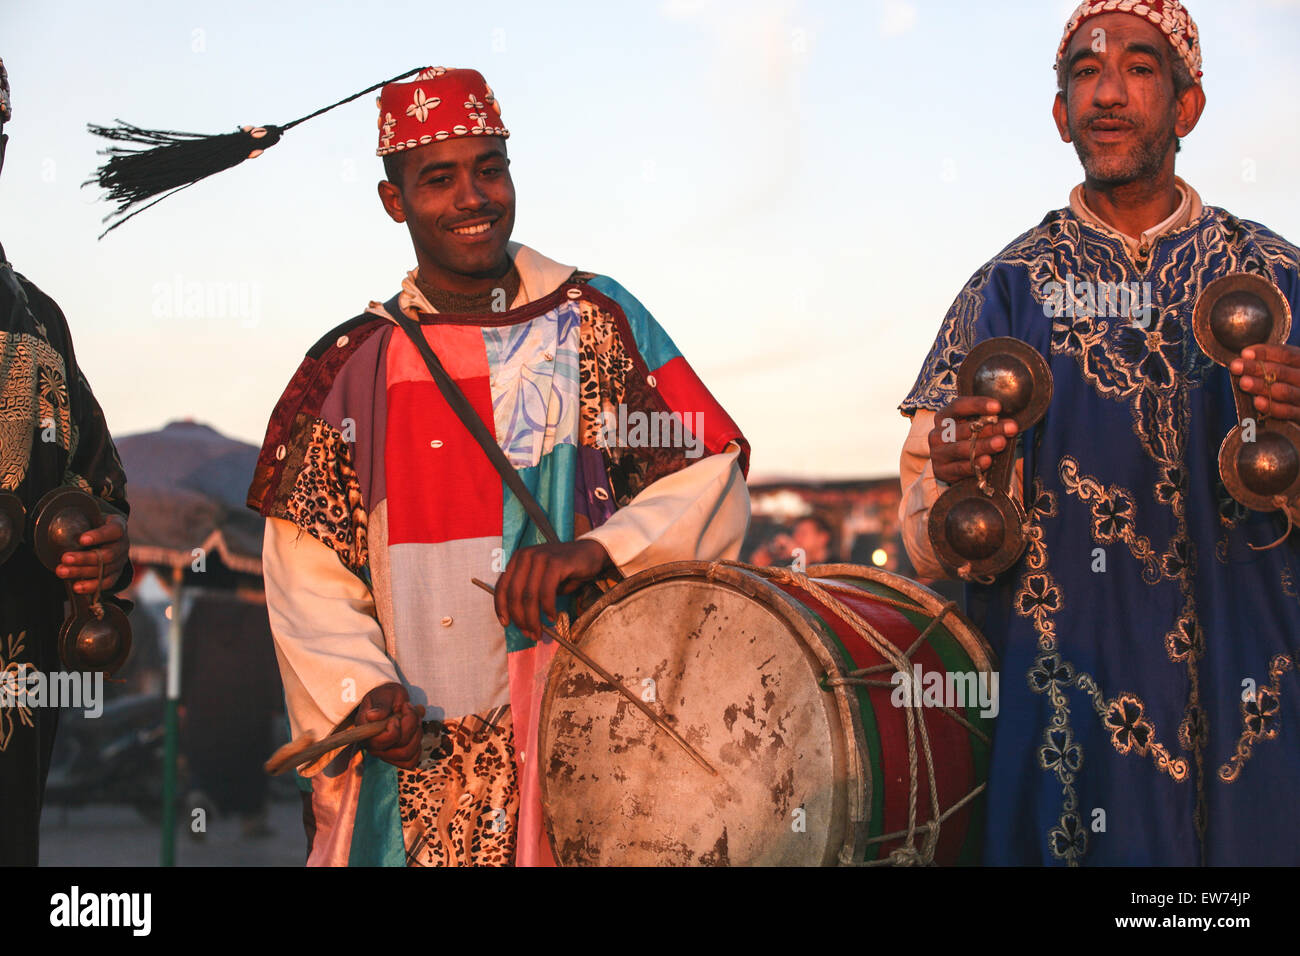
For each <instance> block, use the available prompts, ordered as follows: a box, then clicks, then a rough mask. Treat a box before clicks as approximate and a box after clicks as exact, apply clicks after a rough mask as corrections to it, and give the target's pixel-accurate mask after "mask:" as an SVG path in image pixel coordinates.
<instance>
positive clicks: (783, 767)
mask: <svg viewBox="0 0 1300 956" xmlns="http://www.w3.org/2000/svg"><path fill="white" fill-rule="evenodd" d="M855 617H856V621H855V620H854V618H855ZM570 636H571V638H572V639H573V640H574V642H575V643H577V644H578V645H579V646H580V647H581V648H582V649H583V650H585V651H586V652H587V653H588V654H590V655H591V657H592V658H594V659H595V660H596V661H597V662H598V663H600V664H602V665H604V667H605V668H606V669H607V670H609V671H611V672H613V674H614V676H615V677H617V678H618V679H619V680H620V681H621V682H622V683H623V685H624V686H625V687H627V688H628V689H630V690H632V691H634V692H635V693H636V694H637V695H638V696H640V697H641V698H642V699H643V700H646V701H648V702H649V703H650V706H652V707H653V708H654V709H655V710H656V711H657V712H658V713H660V714H661V715H663V716H664V717H665V719H666V720H667V721H668V722H669V723H670V724H671V725H672V726H673V727H674V729H676V730H677V731H678V732H679V733H680V734H681V735H682V736H683V737H684V738H685V739H686V740H687V741H688V742H689V743H690V744H691V745H692V746H693V747H695V748H696V750H698V751H699V752H700V754H701V755H702V756H703V757H704V758H705V760H706V761H708V763H710V764H711V765H712V766H713V767H714V768H715V769H716V770H717V771H718V773H717V774H716V775H712V774H710V773H709V772H708V771H707V770H706V769H703V768H702V767H700V766H699V765H698V764H697V763H696V762H694V761H693V760H692V758H691V757H690V755H689V754H688V753H687V752H686V751H685V750H684V749H683V748H681V747H680V746H679V745H678V744H677V743H676V742H674V741H673V739H672V738H671V737H670V736H669V735H668V734H666V733H664V732H663V731H662V730H659V729H657V728H656V727H655V726H654V724H653V723H652V722H651V721H650V720H649V719H648V718H647V717H646V716H645V715H644V714H643V713H641V712H640V711H638V710H637V708H635V707H633V706H632V705H631V704H630V702H629V701H627V700H626V699H624V698H623V697H622V696H620V695H619V694H618V693H617V692H616V691H615V690H614V689H613V688H612V687H611V685H610V684H609V683H607V682H606V681H604V680H602V679H601V678H600V677H598V676H597V675H595V674H593V673H592V672H591V671H590V670H589V669H588V668H587V667H586V666H585V665H584V664H583V663H581V662H580V661H578V660H577V659H576V658H575V657H574V656H573V655H571V654H569V653H566V652H565V651H563V650H560V651H558V652H557V653H556V656H555V659H554V662H553V663H552V665H551V670H550V673H549V675H548V678H547V686H546V692H545V695H544V697H543V700H542V706H541V725H540V744H541V750H540V756H541V758H542V759H541V764H540V768H539V769H540V773H541V777H542V779H541V785H542V802H543V810H544V814H545V820H546V827H547V831H548V834H549V837H550V840H551V848H552V850H553V852H554V854H555V858H556V860H557V861H559V862H560V863H561V864H564V865H684V866H693V865H755V864H770V865H832V864H836V863H844V864H861V863H867V864H870V863H928V862H935V863H940V864H956V863H974V862H977V860H978V855H979V846H980V842H981V839H980V838H981V821H982V819H983V813H982V806H981V804H982V802H983V795H982V791H983V784H984V781H985V778H986V773H987V763H988V741H989V735H990V728H991V723H992V717H993V716H995V715H996V703H995V701H996V690H997V685H996V681H995V680H994V679H993V673H994V671H993V668H994V663H993V660H992V653H991V652H990V650H989V648H988V646H987V645H986V644H985V642H984V640H983V638H982V637H981V636H980V635H979V633H978V632H977V631H976V630H975V628H974V627H973V626H972V625H971V624H970V623H969V622H968V621H967V620H966V619H965V618H964V617H962V616H961V615H960V614H959V613H958V612H957V611H956V610H955V608H954V607H953V606H952V605H951V604H946V603H945V602H944V601H943V600H942V599H941V598H939V597H938V596H937V595H935V594H934V593H933V592H931V591H929V590H927V589H926V588H924V587H922V586H921V585H919V584H916V583H915V582H913V581H909V580H907V579H905V578H901V577H898V576H896V575H892V574H888V573H886V572H883V571H880V570H877V569H875V568H868V567H859V566H856V565H821V566H816V567H812V568H809V569H808V574H807V576H804V575H798V574H794V573H793V572H790V571H788V570H785V569H759V568H751V567H747V566H744V565H735V564H730V563H724V564H707V563H704V562H695V561H689V562H679V563H675V564H668V565H663V566H660V567H656V568H652V569H650V570H648V571H645V572H643V573H641V574H638V575H636V576H634V577H631V578H629V579H628V580H626V581H624V582H622V583H621V584H619V585H618V586H617V587H616V588H614V589H613V590H611V591H610V592H609V593H607V594H605V595H604V596H603V597H602V598H601V599H600V600H599V601H598V602H597V603H596V604H595V605H593V606H592V607H591V608H590V609H589V610H588V611H587V612H586V613H585V614H583V615H582V617H580V618H579V619H578V620H577V621H576V622H575V623H574V625H573V627H572V630H571V633H570ZM895 674H899V675H906V679H905V680H904V679H903V678H902V676H899V677H895V676H894V675H895ZM918 679H919V680H918ZM989 692H991V693H992V695H993V697H992V701H990V699H989V697H988V694H989ZM936 820H937V821H938V825H937V826H936V825H934V821H936Z"/></svg>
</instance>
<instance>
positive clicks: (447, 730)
mask: <svg viewBox="0 0 1300 956" xmlns="http://www.w3.org/2000/svg"><path fill="white" fill-rule="evenodd" d="M437 726H438V725H436V724H426V725H425V733H424V740H423V742H422V745H421V748H422V749H421V756H420V766H419V769H418V770H398V771H397V783H398V800H399V806H400V810H401V816H402V839H403V842H404V843H405V845H406V865H407V866H510V865H511V864H513V863H514V859H515V845H516V825H517V823H518V820H519V780H518V775H517V772H516V770H515V747H514V730H513V726H512V722H511V716H510V708H509V707H503V708H500V709H498V710H497V711H494V712H493V713H490V714H487V715H486V716H485V717H479V716H477V715H471V716H469V717H466V718H464V719H462V720H458V721H457V720H449V721H447V722H446V723H445V724H443V725H441V726H442V734H438V733H437Z"/></svg>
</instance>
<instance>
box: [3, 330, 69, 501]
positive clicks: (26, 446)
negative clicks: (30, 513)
mask: <svg viewBox="0 0 1300 956" xmlns="http://www.w3.org/2000/svg"><path fill="white" fill-rule="evenodd" d="M38 431H39V432H41V433H42V434H41V439H42V440H43V441H50V442H54V443H56V444H57V445H58V446H59V447H60V448H66V449H71V448H72V447H74V446H73V425H72V407H71V404H70V402H69V400H68V385H67V376H66V374H65V372H64V365H63V357H62V356H61V355H59V353H58V352H57V351H56V350H55V349H54V347H53V346H52V345H50V343H49V342H47V341H45V340H44V339H41V338H37V337H36V336H34V335H27V334H26V333H23V332H15V333H9V332H0V490H4V491H12V490H14V489H16V488H17V487H18V486H19V485H21V484H22V482H23V479H24V478H25V477H26V476H27V465H28V458H27V456H28V454H29V452H30V450H31V446H32V437H33V435H34V434H35V433H36V432H38ZM47 436H48V437H47ZM71 454H72V453H71V451H69V457H71Z"/></svg>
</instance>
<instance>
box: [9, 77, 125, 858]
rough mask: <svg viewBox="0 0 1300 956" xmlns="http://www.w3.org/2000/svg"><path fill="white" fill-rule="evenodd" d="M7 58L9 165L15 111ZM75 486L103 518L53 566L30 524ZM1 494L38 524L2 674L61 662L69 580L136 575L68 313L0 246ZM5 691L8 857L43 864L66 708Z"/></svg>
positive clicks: (113, 473)
mask: <svg viewBox="0 0 1300 956" xmlns="http://www.w3.org/2000/svg"><path fill="white" fill-rule="evenodd" d="M12 115H13V114H12V109H11V106H10V99H9V78H8V75H7V74H6V73H5V69H4V63H3V61H0V169H2V168H3V166H4V152H5V147H6V146H8V143H9V137H8V136H7V135H5V134H4V126H5V124H6V123H7V122H8V121H9V119H10V117H11V116H12ZM64 485H70V486H75V487H79V488H81V489H82V490H83V491H87V492H89V493H90V494H92V495H94V496H95V497H96V499H97V501H98V502H99V505H100V510H101V511H103V513H104V514H105V516H106V520H105V521H104V523H103V524H102V525H101V526H100V527H98V528H95V529H92V530H91V531H88V532H86V533H85V534H83V535H82V536H81V539H80V544H81V547H82V550H80V551H77V552H69V553H68V554H66V555H64V559H63V565H62V566H61V567H60V568H59V571H58V574H57V575H56V574H54V573H51V572H50V571H49V570H48V569H47V568H45V567H44V566H43V565H42V564H41V563H40V562H39V561H38V560H37V558H36V554H35V552H34V551H33V549H32V536H31V528H30V522H31V520H32V518H33V517H34V514H35V510H36V505H37V503H38V502H39V501H40V499H41V496H42V495H44V494H45V493H46V492H48V491H50V490H51V489H54V488H58V487H60V486H64ZM0 492H6V493H9V494H12V495H16V496H17V497H18V498H19V499H20V501H21V502H22V505H23V508H24V509H25V510H26V513H27V520H28V523H29V527H28V533H27V535H26V540H24V541H23V542H22V543H21V544H20V545H19V546H18V549H17V550H16V551H15V552H14V553H13V554H12V556H10V558H9V559H8V561H6V562H5V563H4V564H3V566H0V679H5V678H6V677H7V678H8V680H9V682H10V683H11V684H14V683H16V682H17V681H19V680H21V679H22V677H23V676H24V675H30V674H31V673H32V672H33V671H37V670H38V671H40V672H41V673H43V674H47V675H48V674H51V673H53V672H56V671H59V670H61V669H62V665H61V664H60V662H59V652H58V646H57V639H58V635H59V628H60V626H61V625H62V623H63V620H64V602H65V601H66V600H67V593H66V590H65V584H66V583H68V582H72V584H73V587H74V588H75V589H76V591H77V592H78V593H81V594H93V593H94V591H95V588H96V585H97V583H99V582H98V581H97V578H99V575H100V570H99V562H100V560H101V559H102V560H103V565H104V567H103V585H104V588H105V589H106V590H110V591H113V590H118V589H120V588H122V587H124V586H126V584H128V583H129V582H130V580H131V567H130V565H129V564H128V562H127V537H126V514H127V503H126V476H125V475H124V474H123V472H122V463H121V462H120V461H119V460H118V457H117V449H116V448H114V447H113V439H112V438H111V437H110V435H109V433H108V426H107V424H106V423H105V422H104V413H103V412H102V411H101V410H100V408H99V403H98V402H96V401H95V396H94V395H93V394H91V391H90V386H89V385H88V384H87V383H86V379H85V377H84V376H83V375H82V374H81V370H80V369H79V368H78V367H77V360H76V357H75V356H74V355H73V351H72V337H71V334H70V333H69V332H68V323H67V321H66V320H65V319H64V317H63V313H62V312H61V311H60V310H59V307H58V306H57V305H56V304H55V303H54V300H53V299H51V298H50V297H49V296H47V295H46V294H45V293H43V292H41V290H40V289H38V288H37V287H36V286H35V285H33V284H32V283H31V282H29V281H28V280H27V279H25V278H23V277H22V276H20V275H18V274H17V273H16V272H14V270H13V267H12V266H11V265H10V264H9V261H8V259H6V258H5V254H4V249H3V248H2V247H0ZM9 696H10V699H11V703H10V705H9V706H5V702H4V701H3V700H0V865H27V866H34V865H35V864H36V862H37V852H38V848H39V844H38V836H39V825H40V814H41V803H42V800H43V798H44V793H45V779H46V775H47V774H48V772H49V769H50V755H51V753H52V751H53V749H54V732H55V728H56V726H57V724H58V716H59V712H58V710H57V709H56V708H53V707H38V706H31V707H26V706H22V703H21V697H16V696H15V695H14V694H10V695H9Z"/></svg>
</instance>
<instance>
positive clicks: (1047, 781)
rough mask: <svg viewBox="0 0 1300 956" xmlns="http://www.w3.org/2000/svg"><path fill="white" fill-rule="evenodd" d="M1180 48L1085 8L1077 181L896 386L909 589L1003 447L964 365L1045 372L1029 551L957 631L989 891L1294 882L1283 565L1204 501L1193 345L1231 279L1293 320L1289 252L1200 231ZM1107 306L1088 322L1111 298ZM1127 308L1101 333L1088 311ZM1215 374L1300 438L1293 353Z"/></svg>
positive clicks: (1209, 407)
mask: <svg viewBox="0 0 1300 956" xmlns="http://www.w3.org/2000/svg"><path fill="white" fill-rule="evenodd" d="M1200 67H1201V47H1200V41H1199V37H1198V35H1197V30H1196V26H1195V24H1194V23H1193V22H1192V19H1191V17H1190V16H1189V15H1188V13H1187V11H1186V10H1185V9H1184V8H1183V7H1182V5H1181V4H1180V3H1178V2H1176V0H1146V2H1142V3H1138V2H1135V0H1090V2H1086V3H1084V4H1083V5H1081V6H1080V7H1079V8H1078V10H1077V11H1076V12H1075V13H1074V15H1073V16H1072V17H1071V18H1070V21H1069V23H1068V25H1067V27H1066V30H1065V36H1064V38H1063V40H1062V43H1061V45H1060V48H1059V50H1058V53H1057V64H1056V69H1057V83H1058V87H1059V92H1058V94H1057V97H1056V100H1055V103H1054V105H1053V117H1054V119H1055V122H1056V125H1057V128H1058V130H1059V131H1060V135H1061V138H1062V140H1063V141H1065V142H1067V143H1072V144H1073V145H1074V147H1075V150H1076V152H1077V153H1078V155H1079V159H1080V161H1081V163H1082V165H1083V169H1084V182H1083V183H1082V184H1081V185H1080V186H1078V187H1076V188H1075V189H1074V191H1073V192H1072V194H1071V195H1070V203H1069V206H1068V207H1066V208H1064V209H1060V210H1057V211H1055V212H1051V213H1049V214H1048V215H1047V217H1046V218H1045V219H1044V220H1043V221H1042V222H1041V223H1040V224H1039V225H1038V226H1036V227H1034V228H1033V229H1031V230H1030V231H1029V232H1027V233H1025V234H1024V235H1023V236H1021V237H1020V238H1018V239H1016V240H1015V241H1014V242H1012V243H1011V244H1010V245H1009V246H1007V247H1006V249H1004V250H1003V251H1002V252H1001V253H999V254H998V255H997V256H996V257H995V258H994V259H993V260H992V261H990V262H988V263H987V264H985V265H984V266H982V267H981V268H980V270H979V271H978V272H977V273H976V274H975V275H974V277H973V278H972V279H971V281H970V282H969V283H968V284H967V285H966V287H965V288H964V289H963V290H962V291H961V293H960V294H959V295H958V297H957V299H956V301H955V302H954V304H953V306H952V308H951V310H950V311H949V313H948V315H947V317H946V318H945V319H944V321H943V324H942V326H941V328H940V330H939V334H938V337H937V339H936V341H935V344H934V347H933V349H932V350H931V352H930V354H929V356H928V357H927V359H926V361H925V364H924V366H923V367H922V369H921V372H920V375H919V377H918V378H917V382H916V385H915V387H914V388H913V389H912V391H911V393H910V394H909V395H908V396H907V398H906V400H905V401H904V402H903V404H902V406H901V410H902V412H903V413H904V414H905V415H908V416H910V417H911V419H912V427H911V431H910V434H909V436H908V439H907V442H906V445H905V446H904V449H903V454H902V482H903V488H904V496H903V502H902V504H901V506H900V515H901V517H902V520H903V525H904V538H905V542H906V545H907V548H908V552H909V554H910V555H911V557H912V560H913V562H914V563H915V565H916V567H917V569H918V571H919V572H920V573H921V574H923V575H930V576H939V577H942V576H945V575H946V572H945V571H944V569H943V568H942V567H941V566H940V565H939V562H938V560H937V558H936V554H935V550H934V548H933V547H932V545H931V543H930V541H929V540H928V537H927V528H926V523H927V518H928V514H929V510H930V508H931V506H932V505H933V504H934V502H935V501H936V499H937V498H938V496H939V494H940V493H941V491H942V490H943V488H944V487H945V486H946V485H948V484H951V483H953V482H956V481H959V480H961V479H963V478H967V477H970V476H971V475H972V474H973V467H972V463H973V462H976V463H978V465H979V466H980V467H981V468H988V467H989V466H990V465H991V464H992V456H993V455H994V454H996V453H998V452H1000V451H1003V450H1004V449H1006V447H1007V443H1008V442H1013V441H1015V440H1016V439H1017V437H1019V436H1017V435H1016V434H1015V431H1016V429H1015V425H1014V423H1011V422H1010V421H1009V420H1008V419H1006V418H1005V417H1004V418H1002V419H1001V420H1000V421H999V422H998V425H997V426H996V427H993V428H991V429H987V430H985V431H983V432H982V433H979V434H978V435H977V443H976V444H975V445H974V447H972V440H971V428H970V425H969V423H970V422H971V420H972V419H974V418H977V417H979V416H983V415H991V416H994V417H996V415H997V413H998V411H999V410H1000V409H999V406H998V405H997V403H996V402H994V401H993V400H991V399H987V398H974V397H968V398H958V397H957V392H956V369H957V367H958V366H959V365H960V363H961V361H962V359H963V358H964V357H965V355H966V354H967V353H968V352H969V351H970V350H971V348H972V347H973V346H974V345H975V344H976V343H978V342H981V341H984V340H986V339H989V338H992V337H995V336H1012V337H1015V338H1018V339H1021V340H1023V341H1025V342H1027V343H1029V344H1030V345H1031V346H1033V347H1035V348H1036V349H1037V350H1038V351H1039V352H1040V353H1041V354H1042V355H1043V356H1044V357H1045V358H1046V359H1047V360H1048V362H1049V364H1050V367H1051V372H1052V376H1053V379H1054V383H1055V390H1054V393H1053V397H1052V402H1051V405H1050V407H1049V409H1048V412H1047V414H1046V417H1045V419H1044V420H1043V421H1042V422H1041V423H1040V424H1038V425H1036V426H1034V427H1032V428H1031V429H1029V430H1028V432H1027V433H1026V434H1025V435H1024V436H1023V438H1024V441H1023V449H1022V453H1023V459H1022V461H1020V462H1019V463H1018V466H1017V469H1016V472H1015V474H1016V477H1015V478H1013V480H1012V491H1013V494H1016V495H1018V496H1020V498H1021V500H1022V501H1023V502H1024V506H1025V510H1026V512H1027V515H1028V521H1029V532H1028V547H1027V549H1026V551H1025V553H1024V555H1023V556H1022V558H1021V559H1020V561H1019V562H1018V563H1017V564H1016V565H1015V566H1013V567H1012V568H1011V569H1010V570H1008V571H1006V572H1005V573H1003V574H1001V575H1000V576H999V577H997V578H996V580H994V581H993V582H992V583H987V584H985V583H972V584H971V586H970V589H969V592H968V594H969V598H970V600H969V604H970V609H971V613H972V616H973V617H974V618H975V620H976V623H977V624H978V625H980V626H981V627H982V628H983V630H984V632H985V634H986V635H987V636H988V638H989V640H990V642H991V643H992V644H993V646H994V648H995V649H996V650H997V652H998V653H999V655H1000V657H1001V660H1002V667H1003V670H1004V673H1003V675H1002V676H1003V678H1004V679H1003V680H1002V681H1001V688H1002V700H1001V712H1000V716H999V720H998V725H997V729H996V734H995V737H994V742H993V752H992V761H991V767H990V781H989V792H988V808H989V817H988V828H987V834H986V849H985V860H986V861H987V862H989V863H993V864H1029V863H1042V864H1069V865H1079V864H1085V863H1086V864H1100V865H1106V864H1170V865H1195V864H1209V865H1224V864H1286V863H1290V864H1295V863H1297V862H1300V827H1297V826H1296V824H1295V822H1294V820H1295V809H1294V808H1295V806H1296V804H1297V802H1298V801H1300V750H1297V748H1296V744H1295V739H1294V735H1295V734H1296V733H1297V732H1300V686H1297V682H1296V676H1295V661H1296V654H1297V652H1298V651H1300V646H1298V645H1300V575H1298V574H1297V571H1300V552H1298V551H1297V547H1298V545H1297V542H1296V536H1295V535H1291V536H1289V537H1287V538H1286V540H1285V541H1283V542H1282V543H1281V544H1280V545H1278V546H1276V547H1273V548H1268V547H1267V546H1268V545H1269V544H1271V543H1272V542H1274V541H1276V540H1277V539H1278V537H1279V534H1281V533H1282V532H1283V531H1285V530H1288V529H1289V525H1287V524H1286V523H1285V521H1284V519H1283V518H1282V517H1281V516H1280V514H1279V513H1278V512H1273V513H1262V512H1255V511H1248V510H1246V509H1245V508H1243V507H1242V506H1240V505H1239V504H1238V503H1237V502H1236V501H1235V500H1234V499H1233V497H1232V496H1231V495H1230V494H1229V493H1228V491H1227V490H1226V488H1225V486H1224V484H1223V482H1222V481H1221V480H1220V475H1219V468H1218V462H1217V452H1218V449H1219V444H1220V441H1221V440H1222V439H1223V437H1224V435H1225V433H1227V432H1228V431H1229V429H1231V428H1233V427H1234V426H1236V425H1237V424H1238V415H1237V411H1236V408H1235V406H1234V397H1233V395H1234V393H1233V386H1232V380H1231V378H1230V375H1229V374H1228V372H1227V371H1225V370H1223V369H1220V368H1218V367H1216V366H1215V364H1214V363H1213V362H1211V361H1210V360H1209V359H1208V358H1207V357H1206V356H1205V355H1203V354H1202V353H1201V351H1200V349H1199V348H1198V346H1197V341H1196V339H1195V338H1194V337H1193V328H1192V318H1193V311H1194V307H1195V305H1196V302H1197V299H1198V296H1199V294H1200V292H1201V291H1202V290H1203V289H1204V288H1205V287H1206V286H1207V285H1208V284H1209V283H1210V282H1211V281H1212V280H1214V279H1216V278H1218V277H1220V276H1224V275H1226V274H1229V273H1238V272H1250V273H1256V274H1258V275H1261V276H1263V277H1265V278H1266V279H1267V280H1269V281H1270V282H1271V283H1273V284H1275V285H1276V286H1277V288H1278V289H1280V291H1281V294H1282V296H1284V297H1285V299H1286V300H1288V301H1289V303H1290V308H1291V310H1292V311H1293V312H1294V310H1295V309H1296V307H1297V305H1300V252H1298V251H1297V249H1296V248H1295V247H1294V246H1292V245H1291V244H1290V243H1288V242H1286V241H1284V240H1283V239H1281V238H1280V237H1278V236H1277V235H1275V234H1274V233H1272V232H1270V231H1269V230H1267V229H1266V228H1264V227H1263V226H1261V225H1259V224H1257V223H1253V222H1248V221H1243V220H1240V219H1237V218H1236V217H1234V216H1232V215H1231V214H1230V213H1228V212H1227V211H1225V210H1223V209H1219V208H1215V207H1212V206H1206V205H1203V204H1202V202H1201V199H1200V197H1199V196H1198V194H1197V192H1196V191H1195V190H1194V189H1193V188H1192V187H1191V186H1189V185H1188V184H1187V183H1185V182H1183V181H1182V180H1181V179H1179V178H1177V177H1176V176H1175V175H1174V161H1175V154H1176V152H1177V151H1178V149H1179V138H1180V137H1184V136H1187V135H1189V134H1190V133H1191V132H1192V130H1193V129H1194V128H1195V127H1196V124H1197V121H1198V120H1199V118H1200V115H1201V111H1202V109H1203V107H1204V105H1205V93H1204V91H1203V89H1202V84H1201V71H1200ZM1119 289H1123V290H1125V294H1124V295H1104V294H1103V293H1104V292H1105V291H1106V290H1119ZM1116 301H1118V302H1120V303H1124V302H1127V303H1128V304H1129V309H1128V310H1127V311H1121V312H1120V313H1119V314H1117V313H1116V312H1115V311H1114V310H1113V309H1109V310H1103V309H1102V308H1100V307H1099V306H1100V304H1101V303H1103V302H1106V303H1108V304H1110V305H1113V304H1114V303H1115V302H1116ZM1287 341H1288V343H1289V344H1277V345H1262V346H1258V347H1254V348H1253V349H1250V348H1248V349H1246V350H1245V351H1244V352H1242V353H1241V356H1240V357H1239V358H1238V359H1237V360H1236V361H1235V362H1233V363H1232V365H1231V369H1230V371H1231V374H1232V375H1235V376H1241V377H1240V387H1241V389H1243V390H1244V392H1245V393H1247V395H1248V396H1251V397H1253V405H1254V409H1255V411H1256V413H1257V414H1258V416H1259V417H1260V419H1261V420H1263V419H1265V418H1269V419H1273V420H1281V421H1298V420H1300V347H1297V344H1300V330H1297V329H1295V328H1292V329H1291V332H1290V337H1289V339H1288V340H1287Z"/></svg>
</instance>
